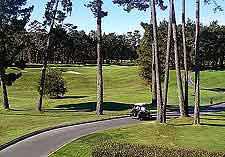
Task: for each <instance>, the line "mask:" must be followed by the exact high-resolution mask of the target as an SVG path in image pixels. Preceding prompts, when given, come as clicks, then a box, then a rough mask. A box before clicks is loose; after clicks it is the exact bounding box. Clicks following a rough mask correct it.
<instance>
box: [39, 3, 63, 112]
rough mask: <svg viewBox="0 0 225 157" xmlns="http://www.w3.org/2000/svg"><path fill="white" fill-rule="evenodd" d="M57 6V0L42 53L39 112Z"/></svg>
mask: <svg viewBox="0 0 225 157" xmlns="http://www.w3.org/2000/svg"><path fill="white" fill-rule="evenodd" d="M58 6H59V0H57V2H56V6H55V10H54V16H53V20H52V23H51V26H50V30H49V33H48V41H47V47H46V50H45V51H44V55H43V57H44V61H43V67H42V71H41V83H40V89H39V99H38V108H37V109H38V111H39V112H41V111H42V103H43V94H44V86H45V77H46V70H47V64H48V51H49V49H50V48H51V37H52V29H53V27H54V24H55V17H56V13H57V12H56V11H57V9H58Z"/></svg>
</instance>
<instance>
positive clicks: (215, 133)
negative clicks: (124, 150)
mask: <svg viewBox="0 0 225 157" xmlns="http://www.w3.org/2000/svg"><path fill="white" fill-rule="evenodd" d="M224 114H225V112H221V113H217V114H211V115H207V116H203V117H202V119H201V120H202V125H201V126H193V125H192V121H193V119H192V118H184V119H180V118H178V119H172V120H171V121H169V122H168V124H165V125H162V124H157V123H154V122H145V123H143V124H138V125H133V126H129V127H124V128H120V129H112V130H108V131H104V132H100V133H95V134H92V135H89V136H86V137H82V138H80V139H78V140H75V141H74V142H72V143H70V144H68V145H66V146H64V147H62V148H61V149H60V150H58V151H57V152H55V153H54V154H52V155H51V156H50V157H61V156H63V157H91V153H92V145H96V144H97V143H101V142H104V141H108V140H110V141H115V142H122V143H130V144H141V145H153V146H160V147H162V146H166V147H168V148H185V149H195V150H196V149H197V150H198V149H199V150H207V151H212V152H225V149H224V145H225V141H224V137H225V117H224ZM165 153H166V152H165ZM81 154H82V156H81Z"/></svg>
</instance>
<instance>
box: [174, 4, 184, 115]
mask: <svg viewBox="0 0 225 157" xmlns="http://www.w3.org/2000/svg"><path fill="white" fill-rule="evenodd" d="M172 12H173V14H172V28H173V40H174V54H175V67H176V77H177V90H178V99H179V106H180V116H181V117H184V116H185V111H184V94H183V87H182V79H181V72H180V65H179V64H180V61H179V55H178V44H177V26H176V17H175V16H176V15H175V9H174V0H172Z"/></svg>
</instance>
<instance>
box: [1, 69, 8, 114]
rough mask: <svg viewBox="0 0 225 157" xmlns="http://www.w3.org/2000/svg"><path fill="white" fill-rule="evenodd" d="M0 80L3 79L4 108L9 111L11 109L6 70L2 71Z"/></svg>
mask: <svg viewBox="0 0 225 157" xmlns="http://www.w3.org/2000/svg"><path fill="white" fill-rule="evenodd" d="M0 79H1V86H2V96H3V108H4V109H5V110H8V109H9V99H8V93H7V87H6V81H5V71H4V70H0Z"/></svg>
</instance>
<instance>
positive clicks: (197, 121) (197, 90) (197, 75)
mask: <svg viewBox="0 0 225 157" xmlns="http://www.w3.org/2000/svg"><path fill="white" fill-rule="evenodd" d="M199 32H200V0H196V34H195V35H196V36H195V109H194V125H198V124H200V55H199Z"/></svg>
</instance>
